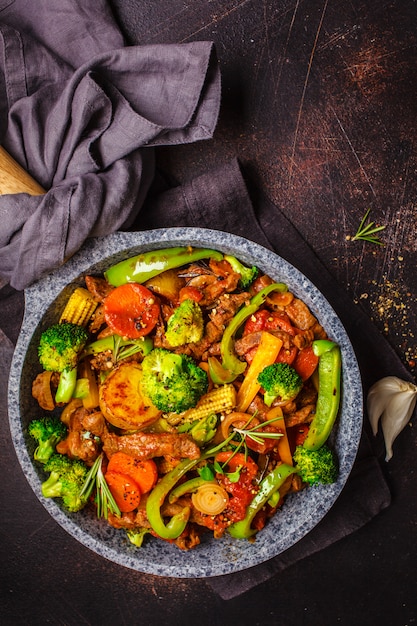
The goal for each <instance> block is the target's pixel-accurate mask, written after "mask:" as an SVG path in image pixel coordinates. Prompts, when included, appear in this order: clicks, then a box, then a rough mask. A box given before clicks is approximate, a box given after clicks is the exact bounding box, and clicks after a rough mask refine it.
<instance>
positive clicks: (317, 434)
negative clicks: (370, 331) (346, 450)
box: [303, 344, 342, 450]
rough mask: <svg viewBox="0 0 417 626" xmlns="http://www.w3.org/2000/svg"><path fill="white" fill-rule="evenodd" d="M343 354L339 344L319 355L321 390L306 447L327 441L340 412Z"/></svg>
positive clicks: (305, 443) (312, 448) (309, 448)
mask: <svg viewBox="0 0 417 626" xmlns="http://www.w3.org/2000/svg"><path fill="white" fill-rule="evenodd" d="M341 372H342V356H341V352H340V348H339V346H338V345H337V344H334V346H333V347H332V348H331V349H330V350H327V351H325V352H323V353H322V354H321V356H320V357H319V365H318V373H319V390H318V397H317V404H316V413H315V415H314V417H313V421H312V422H311V424H310V428H309V430H308V435H307V437H306V439H305V440H304V444H303V445H304V447H305V448H307V449H308V450H318V449H319V448H321V447H322V445H323V444H324V443H325V442H326V441H327V439H328V437H329V435H330V433H331V430H332V428H333V425H334V423H335V421H336V417H337V414H338V412H339V405H340V394H341Z"/></svg>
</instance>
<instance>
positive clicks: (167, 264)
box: [104, 246, 223, 287]
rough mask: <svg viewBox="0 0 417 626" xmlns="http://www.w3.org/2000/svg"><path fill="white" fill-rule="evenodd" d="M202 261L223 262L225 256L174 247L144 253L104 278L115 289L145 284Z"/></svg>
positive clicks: (106, 274) (130, 259)
mask: <svg viewBox="0 0 417 626" xmlns="http://www.w3.org/2000/svg"><path fill="white" fill-rule="evenodd" d="M201 259H215V260H216V261H221V260H222V259H223V254H222V253H221V252H218V251H217V250H210V249H208V248H192V247H191V246H189V247H185V246H184V247H181V246H180V247H178V246H177V247H174V248H164V249H161V250H151V251H148V252H143V253H142V254H138V255H136V256H133V257H131V258H129V259H125V260H124V261H120V263H116V265H113V266H111V267H109V268H108V269H107V270H106V271H105V272H104V276H105V278H106V280H107V282H109V283H110V285H113V286H114V287H118V286H119V285H123V284H125V283H144V282H146V281H147V280H149V279H150V278H153V277H154V276H157V275H158V274H161V273H162V272H165V271H167V270H170V269H175V268H177V267H181V266H182V265H187V264H188V263H194V262H195V261H200V260H201Z"/></svg>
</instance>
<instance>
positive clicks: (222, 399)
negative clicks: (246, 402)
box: [182, 385, 236, 423]
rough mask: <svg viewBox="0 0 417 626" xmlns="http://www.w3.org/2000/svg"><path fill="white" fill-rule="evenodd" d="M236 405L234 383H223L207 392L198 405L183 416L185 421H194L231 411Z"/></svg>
mask: <svg viewBox="0 0 417 626" xmlns="http://www.w3.org/2000/svg"><path fill="white" fill-rule="evenodd" d="M235 406H236V389H235V388H234V386H233V385H222V386H221V387H216V388H215V389H212V390H211V391H209V392H208V393H206V394H205V395H204V396H203V397H202V398H201V400H199V402H198V404H197V406H195V407H194V408H192V409H188V411H186V412H185V414H184V416H183V420H182V421H183V423H187V422H194V421H195V420H199V419H202V418H204V417H207V416H208V415H212V414H213V413H222V412H223V411H229V410H231V409H234V408H235Z"/></svg>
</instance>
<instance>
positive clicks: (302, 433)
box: [291, 424, 309, 447]
mask: <svg viewBox="0 0 417 626" xmlns="http://www.w3.org/2000/svg"><path fill="white" fill-rule="evenodd" d="M308 430H309V425H308V424H299V425H298V426H293V427H292V428H291V431H292V432H291V438H292V440H293V446H294V447H296V446H302V445H303V443H304V441H305V440H306V438H307V435H308Z"/></svg>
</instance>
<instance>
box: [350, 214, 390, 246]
mask: <svg viewBox="0 0 417 626" xmlns="http://www.w3.org/2000/svg"><path fill="white" fill-rule="evenodd" d="M370 212H371V209H368V210H367V211H366V213H365V215H364V216H363V218H362V220H361V223H360V224H359V227H358V230H357V231H356V233H355V235H354V236H353V237H351V240H352V241H369V243H375V244H376V245H378V246H383V245H384V244H383V242H382V241H381V240H380V238H379V237H378V235H376V233H379V232H381V231H382V230H385V226H375V222H367V219H368V217H369V213H370Z"/></svg>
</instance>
